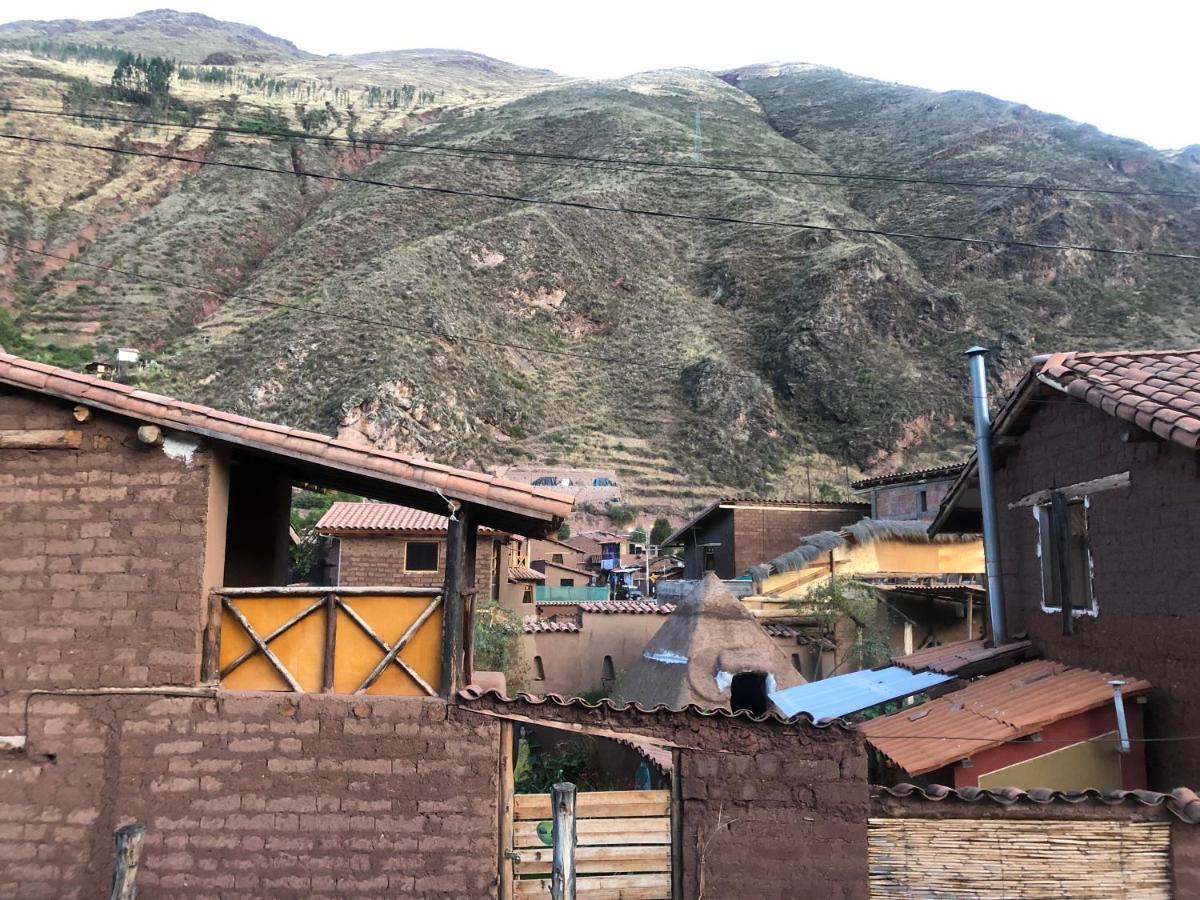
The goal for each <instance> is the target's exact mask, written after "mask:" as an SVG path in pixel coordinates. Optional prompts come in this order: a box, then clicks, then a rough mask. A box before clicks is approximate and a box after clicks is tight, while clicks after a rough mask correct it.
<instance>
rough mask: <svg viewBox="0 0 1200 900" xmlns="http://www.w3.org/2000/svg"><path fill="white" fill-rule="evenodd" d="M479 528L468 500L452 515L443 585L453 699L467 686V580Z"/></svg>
mask: <svg viewBox="0 0 1200 900" xmlns="http://www.w3.org/2000/svg"><path fill="white" fill-rule="evenodd" d="M474 531H475V508H474V507H473V506H471V504H469V503H464V504H462V506H461V507H460V508H459V509H458V511H457V512H456V513H455V514H454V515H453V516H452V517H451V519H450V523H449V527H448V528H447V533H446V578H445V581H444V582H443V585H442V597H443V598H444V603H443V610H442V696H443V697H445V698H446V699H447V700H453V699H454V698H455V697H457V696H458V692H459V691H460V690H462V688H463V667H464V664H465V658H464V653H463V629H464V628H465V624H466V615H465V612H464V610H463V596H462V595H463V584H464V583H468V582H467V579H468V578H474V576H473V575H470V576H469V575H468V574H467V573H466V554H467V546H466V544H467V539H466V536H467V534H468V533H471V532H474Z"/></svg>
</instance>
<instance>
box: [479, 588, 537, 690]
mask: <svg viewBox="0 0 1200 900" xmlns="http://www.w3.org/2000/svg"><path fill="white" fill-rule="evenodd" d="M524 630H525V629H524V625H523V623H522V621H521V615H520V613H516V612H513V611H512V610H511V609H508V608H507V607H504V606H501V605H500V604H499V603H485V604H483V605H481V606H480V607H479V608H478V609H476V610H475V668H476V669H477V670H479V671H481V672H503V673H504V678H505V681H506V683H507V688H508V690H509V691H510V692H513V691H517V690H519V689H520V688H521V687H523V686H524V681H525V667H524V665H523V664H522V660H521V634H522V633H523V632H524Z"/></svg>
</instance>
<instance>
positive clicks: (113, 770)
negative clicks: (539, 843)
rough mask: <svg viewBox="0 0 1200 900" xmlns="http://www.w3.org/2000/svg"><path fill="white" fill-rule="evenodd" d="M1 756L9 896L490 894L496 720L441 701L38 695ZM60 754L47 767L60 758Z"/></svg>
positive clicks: (1, 889)
mask: <svg viewBox="0 0 1200 900" xmlns="http://www.w3.org/2000/svg"><path fill="white" fill-rule="evenodd" d="M30 726H31V727H30V734H29V737H30V741H31V747H30V753H29V754H27V755H25V756H11V759H10V757H5V758H0V896H5V897H22V898H39V897H47V898H63V900H67V898H75V897H80V898H92V897H99V896H106V895H107V891H108V886H109V883H110V880H111V877H112V857H113V838H112V830H113V828H115V827H116V826H118V825H120V824H122V823H124V822H127V821H131V820H136V821H140V822H143V823H144V824H145V825H146V826H147V836H146V848H145V853H144V855H143V861H142V868H141V871H140V873H139V876H138V896H139V897H141V898H145V900H154V898H168V897H169V898H175V897H213V896H230V897H232V896H253V897H289V898H291V897H384V896H421V897H455V898H458V897H489V896H494V895H495V891H496V887H495V882H496V877H497V860H496V837H497V792H498V784H499V780H498V768H497V760H498V752H499V725H498V723H497V722H496V721H495V720H494V719H487V718H484V717H481V716H476V715H471V714H469V713H462V712H459V711H457V710H455V709H453V708H452V707H448V706H447V705H446V704H445V703H444V702H442V701H441V700H433V699H431V700H424V699H416V698H383V697H372V698H370V699H369V700H365V699H362V698H355V697H347V696H324V697H323V696H319V695H298V696H287V695H281V694H238V695H233V694H221V695H218V696H216V697H214V698H212V699H208V698H192V697H186V698H154V697H130V696H120V697H113V696H108V697H100V698H95V697H75V698H63V697H49V696H47V697H37V698H35V700H34V704H33V709H32V714H31V720H30ZM49 755H52V758H48V756H49Z"/></svg>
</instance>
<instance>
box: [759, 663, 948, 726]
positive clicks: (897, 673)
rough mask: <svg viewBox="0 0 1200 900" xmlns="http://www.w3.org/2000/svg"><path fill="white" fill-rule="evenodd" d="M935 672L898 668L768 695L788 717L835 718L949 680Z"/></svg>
mask: <svg viewBox="0 0 1200 900" xmlns="http://www.w3.org/2000/svg"><path fill="white" fill-rule="evenodd" d="M950 680H951V677H950V676H949V675H941V674H939V673H937V672H916V673H914V672H909V671H908V670H907V669H902V668H900V667H899V666H888V667H887V668H886V669H875V670H873V671H867V672H850V673H849V674H846V675H836V676H834V677H833V678H826V679H824V680H823V681H812V682H809V683H808V684H800V685H797V686H796V687H791V688H787V689H786V690H782V691H776V692H775V693H773V694H771V695H770V698H771V702H772V703H774V704H775V705H776V706H777V707H779V711H780V712H782V713H783V714H784V715H785V716H788V717H789V718H790V717H791V716H794V715H796V714H797V713H802V712H803V713H808V714H809V715H810V716H812V717H813V720H814V721H820V720H821V719H835V718H838V717H839V716H848V715H850V713H855V712H859V711H860V710H864V709H869V708H870V707H872V706H876V705H878V704H880V703H886V702H887V701H889V700H899V699H900V698H901V697H908V696H910V695H912V694H917V693H920V692H921V691H923V690H926V689H927V688H931V687H933V686H935V685H938V684H942V683H944V682H947V681H950Z"/></svg>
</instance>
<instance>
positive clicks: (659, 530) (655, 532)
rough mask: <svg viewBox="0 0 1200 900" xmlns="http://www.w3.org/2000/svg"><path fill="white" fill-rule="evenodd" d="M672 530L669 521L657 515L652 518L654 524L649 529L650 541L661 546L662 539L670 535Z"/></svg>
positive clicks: (656, 545)
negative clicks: (655, 517)
mask: <svg viewBox="0 0 1200 900" xmlns="http://www.w3.org/2000/svg"><path fill="white" fill-rule="evenodd" d="M672 531H674V529H673V528H672V527H671V523H670V522H668V521H667V520H666V519H665V518H663V517H662V516H659V517H658V518H657V519H655V520H654V526H653V527H652V528H651V529H650V543H651V544H653V545H654V546H655V547H661V546H662V544H663V541H665V540H666V539H667V538H669V537H670V536H671V532H672Z"/></svg>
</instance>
